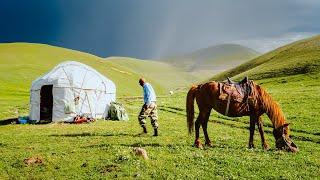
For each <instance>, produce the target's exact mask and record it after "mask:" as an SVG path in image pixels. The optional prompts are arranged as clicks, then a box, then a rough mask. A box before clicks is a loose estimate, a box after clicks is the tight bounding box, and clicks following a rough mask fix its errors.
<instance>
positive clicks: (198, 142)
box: [194, 141, 203, 149]
mask: <svg viewBox="0 0 320 180" xmlns="http://www.w3.org/2000/svg"><path fill="white" fill-rule="evenodd" d="M194 146H195V147H196V148H199V149H203V145H202V144H201V142H200V141H196V142H195V143H194Z"/></svg>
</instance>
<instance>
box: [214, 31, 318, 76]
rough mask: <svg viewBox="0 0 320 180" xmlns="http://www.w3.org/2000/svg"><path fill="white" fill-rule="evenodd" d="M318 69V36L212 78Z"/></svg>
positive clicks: (302, 71) (278, 73)
mask: <svg viewBox="0 0 320 180" xmlns="http://www.w3.org/2000/svg"><path fill="white" fill-rule="evenodd" d="M318 71H320V36H315V37H312V38H308V39H303V40H300V41H297V42H294V43H291V44H288V45H286V46H283V47H280V48H278V49H276V50H274V51H271V52H269V53H267V54H264V55H262V56H260V57H257V58H255V59H253V60H251V61H248V62H246V63H243V64H241V65H240V66H238V67H235V68H232V69H230V70H227V71H225V72H222V73H220V74H217V75H215V76H214V77H213V78H211V79H212V80H223V79H225V78H226V77H233V76H235V78H241V77H243V76H249V77H250V78H252V79H263V78H271V77H279V76H287V75H294V74H304V73H310V72H318Z"/></svg>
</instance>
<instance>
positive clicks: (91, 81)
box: [29, 61, 116, 122]
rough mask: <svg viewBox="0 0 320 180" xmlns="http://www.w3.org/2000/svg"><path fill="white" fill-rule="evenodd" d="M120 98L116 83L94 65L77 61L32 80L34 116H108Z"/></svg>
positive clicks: (60, 119) (59, 119)
mask: <svg viewBox="0 0 320 180" xmlns="http://www.w3.org/2000/svg"><path fill="white" fill-rule="evenodd" d="M115 99H116V86H115V84H114V83H113V82H112V81H111V80H110V79H108V78H106V77H105V76H103V75H102V74H100V73H99V72H97V71H96V70H94V69H93V68H91V67H89V66H87V65H85V64H82V63H79V62H75V61H67V62H63V63H61V64H59V65H57V66H56V67H55V68H53V69H52V70H51V71H50V72H48V73H47V74H45V75H44V76H41V77H39V78H38V79H36V80H34V81H33V82H32V86H31V90H30V117H29V118H30V119H31V120H36V121H37V122H39V121H40V120H46V121H49V122H50V121H52V122H72V121H73V118H74V117H75V116H76V115H81V116H83V115H84V116H87V117H90V118H96V119H97V118H104V117H105V116H106V115H107V113H108V109H109V106H110V103H111V102H114V101H115Z"/></svg>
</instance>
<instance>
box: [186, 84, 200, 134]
mask: <svg viewBox="0 0 320 180" xmlns="http://www.w3.org/2000/svg"><path fill="white" fill-rule="evenodd" d="M197 88H198V86H197V85H193V86H192V87H191V88H190V90H189V91H188V94H187V102H186V109H187V124H188V130H189V134H191V133H192V131H193V127H194V125H193V124H194V98H195V92H196V91H197Z"/></svg>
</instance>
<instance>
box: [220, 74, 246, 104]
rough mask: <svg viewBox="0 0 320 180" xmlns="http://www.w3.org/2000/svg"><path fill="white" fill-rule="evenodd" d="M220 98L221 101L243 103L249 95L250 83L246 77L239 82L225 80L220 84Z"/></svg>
mask: <svg viewBox="0 0 320 180" xmlns="http://www.w3.org/2000/svg"><path fill="white" fill-rule="evenodd" d="M219 89H220V96H219V99H221V100H228V101H230V100H231V101H235V102H245V101H246V100H247V99H248V97H249V96H250V94H251V91H252V88H251V82H250V81H249V79H248V77H245V78H244V79H243V80H242V81H240V82H234V81H232V80H231V79H230V78H227V82H223V83H220V87H219Z"/></svg>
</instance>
